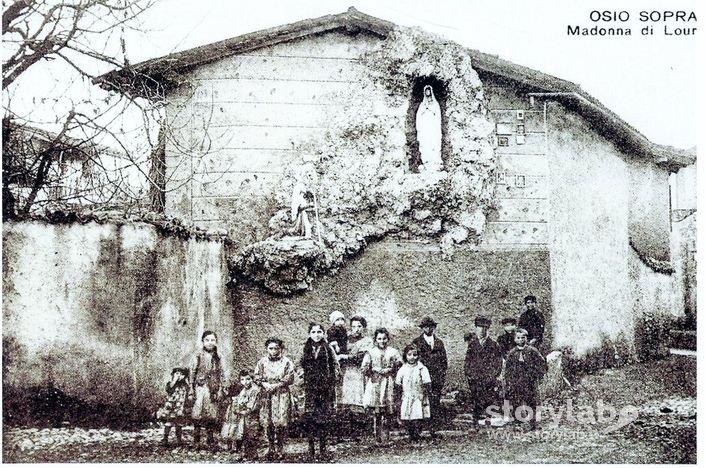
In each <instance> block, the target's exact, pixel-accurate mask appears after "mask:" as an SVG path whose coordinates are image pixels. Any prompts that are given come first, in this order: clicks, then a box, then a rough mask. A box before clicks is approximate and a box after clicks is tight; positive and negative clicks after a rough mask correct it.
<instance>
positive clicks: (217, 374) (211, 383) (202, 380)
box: [190, 330, 225, 450]
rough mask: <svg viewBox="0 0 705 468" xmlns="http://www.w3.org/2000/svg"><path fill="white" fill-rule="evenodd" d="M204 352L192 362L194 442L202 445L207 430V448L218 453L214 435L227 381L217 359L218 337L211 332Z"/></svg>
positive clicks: (204, 340) (206, 336)
mask: <svg viewBox="0 0 705 468" xmlns="http://www.w3.org/2000/svg"><path fill="white" fill-rule="evenodd" d="M201 342H202V343H203V349H202V350H201V351H199V352H198V353H196V355H195V356H194V357H193V359H191V366H190V373H191V381H190V387H191V391H192V395H193V398H194V402H193V410H192V412H191V418H192V420H193V427H194V435H193V442H194V444H195V445H196V446H200V443H201V428H202V427H205V428H206V433H207V434H208V445H210V447H211V448H212V449H214V450H215V449H217V445H216V442H215V438H214V437H213V433H214V431H215V430H216V429H217V427H218V425H219V424H218V423H219V421H218V406H219V402H220V398H221V396H222V392H223V389H222V385H223V381H224V380H225V375H224V372H223V366H222V365H221V362H220V356H219V355H218V348H217V346H216V345H217V344H218V337H217V336H216V334H215V333H214V332H212V331H210V330H206V331H204V332H203V335H201Z"/></svg>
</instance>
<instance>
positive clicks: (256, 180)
mask: <svg viewBox="0 0 705 468" xmlns="http://www.w3.org/2000/svg"><path fill="white" fill-rule="evenodd" d="M281 179H282V175H281V174H273V173H256V172H245V173H243V172H221V173H217V172H214V173H208V174H194V177H193V181H192V187H193V197H194V199H195V198H196V197H224V196H235V195H237V196H241V197H247V196H252V195H269V194H271V193H273V191H274V187H275V186H276V185H277V184H279V183H280V181H281Z"/></svg>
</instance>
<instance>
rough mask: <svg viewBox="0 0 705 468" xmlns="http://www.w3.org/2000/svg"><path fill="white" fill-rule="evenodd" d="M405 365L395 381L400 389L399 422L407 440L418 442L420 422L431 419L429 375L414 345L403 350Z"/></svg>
mask: <svg viewBox="0 0 705 468" xmlns="http://www.w3.org/2000/svg"><path fill="white" fill-rule="evenodd" d="M402 357H403V358H404V362H405V364H404V365H403V366H402V367H401V369H399V372H397V378H396V380H395V382H396V384H397V385H400V386H401V387H402V397H401V412H400V416H401V420H402V421H403V422H404V425H405V426H406V428H407V430H408V431H409V440H411V441H417V440H419V434H420V432H421V429H420V424H419V423H420V422H422V421H423V420H424V419H426V420H428V419H430V418H431V403H430V401H429V395H430V394H431V375H430V374H429V372H428V369H427V368H426V366H424V365H423V364H422V363H420V362H419V350H418V348H417V347H416V345H414V344H410V345H408V346H407V347H406V348H404V354H403V355H402Z"/></svg>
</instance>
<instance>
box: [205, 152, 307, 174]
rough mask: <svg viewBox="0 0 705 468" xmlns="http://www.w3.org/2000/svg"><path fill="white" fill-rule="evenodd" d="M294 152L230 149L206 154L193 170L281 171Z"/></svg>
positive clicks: (294, 154)
mask: <svg viewBox="0 0 705 468" xmlns="http://www.w3.org/2000/svg"><path fill="white" fill-rule="evenodd" d="M295 156H296V153H295V152H294V151H292V150H236V149H233V150H230V149H223V150H220V151H214V152H211V153H208V154H206V155H205V156H203V157H202V158H200V160H199V161H198V164H196V166H195V168H194V170H195V172H275V173H281V172H282V171H283V170H284V168H285V167H286V166H288V165H289V164H290V162H291V161H292V160H293V158H294V157H295Z"/></svg>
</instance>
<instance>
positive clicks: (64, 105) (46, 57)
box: [2, 0, 159, 217]
mask: <svg viewBox="0 0 705 468" xmlns="http://www.w3.org/2000/svg"><path fill="white" fill-rule="evenodd" d="M154 1H155V0H15V1H14V2H5V1H3V16H2V35H3V43H4V44H3V48H4V56H3V68H2V77H3V107H4V118H3V217H11V216H13V215H14V214H15V212H16V211H19V212H21V213H29V212H30V211H32V210H33V209H34V208H36V207H38V206H41V205H42V203H46V202H47V200H45V199H44V200H43V199H42V197H38V194H39V193H40V192H41V191H42V190H45V189H46V188H47V187H49V186H51V185H52V184H53V185H54V186H56V185H58V186H60V185H61V180H57V178H58V179H61V178H71V176H70V174H68V173H67V172H66V168H67V167H68V166H70V165H69V164H67V160H66V159H65V157H66V155H68V154H69V153H70V152H69V151H68V150H71V153H72V154H74V155H75V154H81V155H82V156H83V157H84V159H83V160H82V161H81V168H80V169H81V172H82V173H84V174H83V175H84V176H85V177H83V179H85V180H84V182H86V181H88V185H85V184H84V186H83V189H79V190H74V191H72V192H67V191H56V190H54V192H55V193H54V194H53V195H54V196H53V197H52V200H51V201H52V202H53V203H62V202H68V201H71V200H74V201H75V200H82V201H83V202H87V203H90V202H91V201H93V202H96V203H102V204H111V203H116V202H117V201H121V202H123V203H124V202H125V201H131V202H132V204H136V203H137V202H138V201H140V200H143V199H144V197H145V195H146V193H145V192H146V190H145V189H144V186H140V184H137V185H135V184H134V183H132V182H134V181H132V180H129V179H130V177H133V178H134V177H136V178H138V179H140V180H141V181H142V182H144V183H146V184H147V187H149V185H150V184H151V185H159V184H158V181H156V182H155V180H154V171H152V174H150V169H149V167H150V164H149V162H150V149H151V148H152V147H154V146H157V144H156V143H157V142H156V141H155V142H154V144H152V143H153V142H152V140H151V139H150V137H152V136H153V135H152V134H153V133H154V131H153V130H152V128H150V125H151V126H152V127H153V122H154V121H155V118H154V117H155V116H154V114H153V112H155V109H154V107H152V106H148V105H146V104H145V103H144V102H141V101H140V100H139V99H136V98H131V97H129V96H126V95H123V94H119V95H117V94H108V93H106V92H103V91H102V90H99V89H98V88H97V87H95V86H92V85H91V81H92V80H93V79H94V78H95V77H96V76H98V75H100V74H101V73H102V72H105V71H106V68H117V67H124V66H129V61H128V58H127V50H126V47H127V45H126V40H125V36H126V30H128V29H131V28H138V27H139V23H138V19H139V17H140V15H142V14H143V13H144V12H145V11H146V10H147V9H148V8H149V7H151V6H152V4H153V3H154ZM57 64H60V65H61V67H60V69H61V71H60V73H61V75H62V80H63V82H65V83H69V84H68V85H66V86H67V88H68V87H69V86H73V87H74V88H79V89H82V92H79V93H78V94H75V93H74V94H71V93H68V92H65V91H66V89H67V88H62V87H59V86H58V85H57V87H56V88H55V89H54V90H53V92H50V93H45V94H43V95H42V94H39V95H38V94H37V92H36V91H35V90H33V89H32V87H33V86H35V85H36V84H37V83H38V81H40V80H42V79H44V77H45V76H44V74H45V71H47V73H48V71H49V70H51V69H54V70H56V69H58V68H57ZM37 77H39V79H38V78H37ZM61 86H63V85H61ZM28 90H29V91H28ZM28 96H30V97H29V98H28ZM28 99H31V101H30V102H29V105H27V100H28ZM40 108H43V110H44V114H40V113H39V112H38V110H40ZM128 113H131V114H132V115H137V116H139V117H140V119H135V120H133V121H132V123H126V120H125V115H126V114H128ZM134 122H138V124H135V123H134ZM15 123H17V125H15ZM47 123H51V124H52V127H53V128H54V129H55V131H54V132H53V133H44V134H42V135H40V137H41V138H39V139H38V140H37V141H35V142H34V143H32V142H30V141H27V140H26V139H27V138H30V139H31V138H35V139H36V137H37V132H34V131H27V130H28V129H29V130H31V129H33V128H34V126H35V125H39V126H42V124H47ZM45 126H46V125H45ZM18 129H19V130H21V131H20V132H19V133H16V134H15V135H14V136H13V135H11V132H13V131H14V130H18ZM40 132H41V131H40ZM138 134H139V136H138V137H136V135H138ZM23 139H24V140H23ZM134 141H143V142H144V143H143V145H142V147H140V146H139V145H135V144H132V142H134ZM101 143H104V144H109V145H111V146H113V147H118V148H120V151H112V152H110V151H107V152H103V151H99V150H98V149H99V148H102V146H101ZM105 153H110V154H105ZM106 156H107V160H110V162H109V163H106ZM135 174H136V176H135ZM97 175H99V176H97ZM18 183H20V184H21V185H23V186H24V188H25V193H24V195H23V196H22V198H23V199H22V200H21V201H20V200H17V193H16V192H15V193H14V194H13V191H12V190H11V186H13V184H18ZM147 190H149V189H148V188H147ZM91 197H94V198H95V199H94V200H91ZM18 202H19V204H18ZM128 204H129V203H128ZM16 205H17V206H16Z"/></svg>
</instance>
